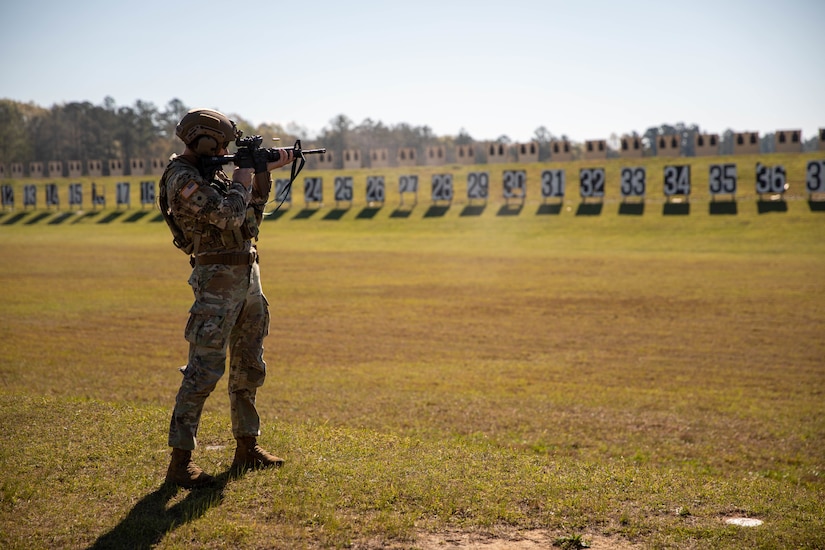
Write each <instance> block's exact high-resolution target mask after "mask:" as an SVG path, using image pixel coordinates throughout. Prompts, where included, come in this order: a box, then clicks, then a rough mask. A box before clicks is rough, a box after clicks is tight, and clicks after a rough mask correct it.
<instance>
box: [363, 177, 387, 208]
mask: <svg viewBox="0 0 825 550" xmlns="http://www.w3.org/2000/svg"><path fill="white" fill-rule="evenodd" d="M386 195H387V193H386V188H385V186H384V176H367V203H368V204H375V203H381V204H384V199H385V197H386Z"/></svg>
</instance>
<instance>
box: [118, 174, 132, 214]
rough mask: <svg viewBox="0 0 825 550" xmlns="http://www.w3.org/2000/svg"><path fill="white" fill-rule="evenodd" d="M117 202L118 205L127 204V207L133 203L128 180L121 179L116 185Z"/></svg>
mask: <svg viewBox="0 0 825 550" xmlns="http://www.w3.org/2000/svg"><path fill="white" fill-rule="evenodd" d="M115 203H116V204H117V206H118V207H120V206H126V208H128V207H129V206H130V205H131V204H132V193H131V190H130V188H129V182H128V181H119V182H118V183H117V184H116V185H115Z"/></svg>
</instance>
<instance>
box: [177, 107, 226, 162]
mask: <svg viewBox="0 0 825 550" xmlns="http://www.w3.org/2000/svg"><path fill="white" fill-rule="evenodd" d="M175 135H176V136H178V137H179V138H180V139H181V141H183V142H184V143H185V144H186V145H187V147H189V148H190V149H192V150H193V151H194V152H195V153H197V154H199V155H217V154H218V150H219V149H221V148H226V147H228V146H229V143H230V142H232V141H235V139H236V138H237V137H239V136H240V135H241V133H240V131H239V130H238V127H237V126H235V123H234V122H233V121H231V120H229V118H228V117H227V116H226V115H224V114H223V113H219V112H218V111H214V110H212V109H192V110H191V111H189V112H188V113H186V114H185V115H184V116H183V118H182V119H180V122H178V125H177V127H176V128H175Z"/></svg>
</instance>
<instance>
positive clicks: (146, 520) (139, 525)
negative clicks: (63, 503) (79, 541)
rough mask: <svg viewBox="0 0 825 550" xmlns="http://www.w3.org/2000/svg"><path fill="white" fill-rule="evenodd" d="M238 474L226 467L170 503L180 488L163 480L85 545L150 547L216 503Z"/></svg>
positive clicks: (104, 547) (98, 548)
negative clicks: (201, 485) (118, 520)
mask: <svg viewBox="0 0 825 550" xmlns="http://www.w3.org/2000/svg"><path fill="white" fill-rule="evenodd" d="M238 475H239V474H236V473H233V472H231V471H230V470H227V471H226V472H224V473H222V474H220V475H218V476H217V477H215V482H214V484H212V485H210V486H208V487H202V488H199V489H192V490H190V491H189V494H188V495H186V497H185V498H184V499H183V500H181V501H180V502H178V503H176V504H173V505H172V506H169V502H170V501H171V500H172V499H173V498H174V497H175V496H177V495H178V493H179V492H180V491H181V489H179V488H178V487H175V486H173V485H168V484H166V483H164V484H162V485H161V486H160V487H158V488H157V489H156V490H154V491H152V492H151V493H149V494H148V495H146V496H145V497H143V498H142V499H140V501H138V503H137V504H135V506H134V507H133V508H132V509H131V510H130V511H129V514H128V515H127V516H126V517H125V518H123V520H122V521H121V522H120V523H119V524H117V525H116V526H115V527H114V528H113V529H112V530H111V531H109V532H108V533H105V534H103V535H101V536H100V537H99V538H98V539H97V540H96V541H95V543H94V544H93V545H92V546H90V547H89V548H90V550H92V549H94V550H103V549H108V548H112V549H114V548H134V549H147V550H148V549H149V548H154V547H155V546H157V544H158V543H160V542H161V540H162V539H163V537H164V536H165V535H166V534H167V533H170V532H171V531H174V530H175V529H177V528H178V527H180V526H182V525H186V524H187V523H189V522H190V521H194V520H196V519H198V518H200V517H201V516H203V515H204V514H205V513H206V512H207V511H208V510H209V509H210V508H214V507H215V506H220V504H221V503H222V502H223V497H224V489H225V487H226V484H227V483H228V482H229V481H230V480H232V479H235V478H236V477H237V476H238Z"/></svg>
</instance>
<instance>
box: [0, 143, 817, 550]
mask: <svg viewBox="0 0 825 550" xmlns="http://www.w3.org/2000/svg"><path fill="white" fill-rule="evenodd" d="M776 158H778V159H784V160H783V162H786V163H787V165H788V172H789V181H790V183H791V190H790V191H789V195H788V200H787V202H786V203H784V208H783V210H782V211H771V212H765V210H764V209H760V208H759V207H758V205H757V203H756V197H755V196H754V195H753V193H752V192H751V193H747V192H746V191H743V192H742V193H740V195H739V197H738V199H739V200H738V201H737V202H736V203H735V204H736V206H735V213H732V212H734V210H732V209H731V208H726V209H724V210H723V211H724V212H725V213H724V214H714V213H712V212H714V207H713V206H712V204H711V202H710V201H709V198H708V196H707V194H706V193H705V194H703V193H702V192H701V189H702V188H706V183H707V182H706V180H705V182H704V183H701V182H695V183H694V186H695V188H697V189H698V191H697V192H696V193H695V194H694V195H693V197H692V202H691V204H690V212H689V214H688V215H666V214H665V213H664V205H663V204H662V203H663V201H661V200H659V199H658V197H659V196H660V195H661V181H658V182H657V181H656V179H655V177H651V178H650V188H649V196H650V199H649V200H648V202H647V203H646V204H645V208H644V212H643V213H642V214H641V215H638V214H639V213H638V212H637V213H636V215H621V214H619V210H620V205H619V202H618V201H617V200H616V199H615V197H614V196H612V195H608V197H606V200H605V203H604V205H603V206H602V208H601V210H600V211H597V212H594V211H592V210H590V211H588V212H587V213H588V214H590V215H576V214H577V213H580V214H581V211H580V209H579V201H578V199H577V197H576V189H575V186H574V185H573V184H572V182H571V180H572V179H573V178H572V176H571V175H568V194H567V198H566V200H565V203H564V205H563V206H562V207H561V208H559V209H558V210H557V211H555V212H553V213H550V214H547V213H546V211H545V210H543V209H542V207H541V205H540V201H539V200H538V198H537V197H536V195H535V193H534V194H528V200H527V202H526V204H525V205H524V207H523V208H521V209H520V210H512V209H506V210H502V209H501V208H500V207H501V202H500V201H498V200H491V201H490V203H489V204H487V205H486V207H481V208H475V209H472V210H470V211H468V209H467V208H466V206H467V205H466V204H463V203H462V202H461V201H460V200H459V201H456V203H455V204H453V205H452V206H451V207H450V208H449V209H446V210H445V211H438V212H437V213H436V214H435V215H429V214H428V213H432V210H431V209H430V205H429V202H428V201H427V200H423V197H422V196H420V197H419V201H420V202H419V204H418V205H417V206H416V207H415V209H413V210H412V211H411V212H409V213H405V214H404V216H405V217H400V216H398V215H395V214H396V213H397V211H396V208H395V207H396V203H395V202H388V203H387V204H386V205H385V206H384V207H383V208H365V205H364V204H363V202H359V200H360V199H359V198H358V197H356V200H355V204H354V206H353V207H352V208H350V209H348V210H343V209H342V210H341V211H336V210H335V209H333V208H332V207H331V206H332V205H330V204H327V205H326V206H325V207H323V208H321V209H320V210H318V211H315V212H310V211H305V210H302V209H301V208H300V206H301V205H300V204H296V206H295V207H294V208H293V209H291V210H288V211H287V212H286V213H284V214H283V215H281V216H280V217H278V218H277V219H274V220H270V221H267V222H265V223H264V225H263V228H262V238H261V241H260V242H259V248H260V251H261V267H262V274H263V282H264V290H265V292H266V294H267V297H268V299H269V301H270V303H271V308H272V314H273V323H272V328H271V332H270V336H269V337H268V339H267V341H266V358H267V362H268V369H269V375H268V378H267V382H266V385H265V386H264V387H263V388H262V390H261V391H260V392H259V398H258V404H259V408H260V411H261V414H262V417H263V421H264V426H263V430H264V431H263V434H262V437H261V442H262V443H263V444H264V446H265V447H267V448H269V449H270V450H272V451H273V452H276V453H277V454H279V455H281V456H283V457H284V458H286V460H287V462H286V465H285V466H284V468H282V469H281V470H279V471H263V472H252V473H249V474H247V475H245V476H243V477H240V478H232V477H230V476H229V475H228V474H227V472H226V470H227V467H228V465H229V463H230V462H231V459H232V451H233V443H234V442H233V441H232V438H231V432H230V426H229V415H228V397H227V395H226V381H225V380H224V381H222V383H221V385H219V387H218V390H216V392H215V393H214V394H213V395H212V397H211V398H210V400H209V401H208V402H207V407H206V412H205V415H204V422H203V424H202V426H201V432H200V437H199V443H200V447H199V449H198V450H197V451H196V459H197V461H198V463H199V464H200V465H201V466H203V467H204V468H205V469H206V470H207V471H209V472H210V473H213V474H215V475H218V476H219V480H220V482H221V483H220V484H219V486H218V487H217V488H215V489H209V490H200V491H191V492H190V491H184V490H175V489H169V488H166V487H164V486H163V484H162V481H163V476H164V473H165V468H166V465H167V463H168V449H167V448H166V431H167V428H168V422H169V413H170V412H171V407H172V404H173V401H174V395H175V393H176V391H177V387H178V384H179V381H180V374H179V373H178V372H177V367H178V366H180V365H182V364H183V363H184V362H185V360H186V350H187V348H186V342H185V341H184V340H183V327H184V324H185V322H186V318H187V311H188V308H189V306H190V305H191V292H190V290H189V288H188V287H187V285H186V279H187V278H188V275H189V271H190V269H189V265H188V262H187V259H186V257H185V256H184V255H183V254H181V253H180V252H179V251H177V250H175V249H174V247H173V246H172V245H171V244H170V236H169V234H168V231H167V229H166V227H165V225H164V224H163V223H157V222H154V221H152V219H153V218H154V213H152V214H150V215H146V216H140V215H136V212H137V210H132V211H130V212H126V213H117V212H115V211H113V210H109V211H103V212H97V213H86V214H79V213H71V214H69V215H61V214H60V213H55V212H50V213H48V214H47V215H45V216H41V215H40V214H38V213H36V212H28V213H24V214H21V213H20V212H19V211H18V212H15V213H12V212H6V213H2V215H0V258H2V260H0V285H2V289H3V300H2V301H0V319H2V321H0V383H2V386H0V441H2V448H0V473H2V476H0V547H2V548H89V547H94V548H150V547H159V548H192V547H199V548H226V547H232V548H302V547H306V548H313V547H337V548H344V547H354V548H378V547H395V548H451V547H455V546H456V545H457V544H458V543H457V542H456V541H466V540H468V538H467V537H470V538H471V539H472V540H474V541H475V542H476V544H477V547H479V548H485V547H489V548H493V547H494V546H493V545H494V544H498V545H499V546H496V548H501V547H507V545H506V544H505V542H508V541H509V543H510V544H511V545H512V546H513V547H515V545H516V544H518V541H519V539H523V540H522V541H521V542H522V543H526V542H527V538H528V534H529V537H533V538H535V537H539V538H541V537H543V538H542V539H541V540H543V541H545V542H546V545H551V544H553V543H554V542H555V543H556V544H557V545H563V544H567V545H568V546H569V547H578V546H581V545H582V543H583V542H586V541H590V542H592V544H593V546H594V547H609V546H610V545H613V546H615V547H621V548H629V547H639V548H646V547H651V548H685V549H687V548H811V549H813V548H823V547H825V519H823V517H824V516H825V359H823V358H825V338H823V334H825V286H823V276H822V274H823V273H825V212H822V211H820V210H819V209H818V208H817V207H816V205H811V204H809V202H808V201H807V200H806V199H805V197H804V196H803V195H801V194H800V193H798V189H799V181H800V180H801V181H804V175H801V174H802V172H801V170H802V168H801V167H804V161H805V160H806V159H808V158H814V157H811V156H805V155H798V156H793V155H792V156H788V155H784V156H781V155H779V156H776ZM760 159H763V157H760ZM771 160H772V159H771V158H768V159H766V160H764V159H763V160H762V161H763V162H765V163H770V162H771ZM773 160H775V159H773ZM663 162H665V161H662V160H655V159H654V160H645V161H639V163H648V164H647V165H648V166H649V173H650V174H657V173H661V164H662V163H663ZM693 162H695V163H697V165H696V167H695V168H694V173H695V174H697V178H699V177H701V176H700V175H701V174H703V173H706V171H707V164H706V163H707V162H708V161H705V160H695V161H693ZM737 162H740V160H737ZM741 162H742V163H741V164H740V166H741V167H740V171H739V176H740V181H747V182H750V181H752V166H753V165H754V164H755V158H745V159H744V160H742V161H741ZM701 163H705V164H704V165H702V164H701ZM603 164H606V165H607V170H608V180H609V182H614V181H615V178H616V177H617V176H616V174H617V173H618V167H619V164H618V162H617V161H609V162H607V163H603ZM624 164H627V162H625V163H624ZM590 165H594V163H592V162H591V163H590ZM570 166H571V167H572V168H573V169H574V170H575V169H576V168H577V166H578V164H575V163H574V164H571V165H570ZM744 166H751V173H750V174H748V173H747V172H746V170H747V169H746V168H744ZM461 170H465V171H466V170H467V169H466V168H461V169H459V168H457V167H456V172H457V173H459V172H460V171H461ZM539 170H540V167H538V166H532V167H530V168H529V169H528V177H529V178H531V179H530V181H536V179H535V178H536V177H537V174H538V172H539ZM432 171H435V169H421V174H422V175H423V176H424V179H423V180H422V181H425V182H426V181H427V179H426V174H429V173H431V172H432ZM385 172H386V173H387V174H389V180H390V181H392V173H391V172H390V171H385ZM491 172H494V170H491ZM743 172H744V173H743ZM367 173H369V172H368V171H363V172H358V173H356V174H355V182H356V185H355V188H356V189H362V188H363V183H362V181H363V178H365V174H367ZM570 173H571V174H572V173H573V172H570ZM328 179H329V176H328V175H325V185H326V184H327V180H328ZM457 181H459V182H460V181H461V178H460V177H458V178H457ZM740 185H742V186H743V187H746V188H747V189H751V188H752V186H751V184H750V183H747V184H741V183H740ZM657 186H658V187H657ZM424 187H425V188H428V187H427V186H426V185H425V186H424ZM615 187H616V186H615V185H614V186H613V191H615ZM795 191H796V192H795ZM328 192H331V189H325V193H328ZM462 192H463V190H462V189H460V188H459V189H457V195H458V196H461V193H462ZM423 195H426V193H423ZM392 200H393V201H394V200H395V199H392ZM772 210H774V209H772ZM760 212H762V213H760ZM594 214H597V215H594ZM731 517H750V518H758V519H760V520H762V521H763V524H762V525H761V526H759V527H738V526H733V525H728V524H727V523H726V522H725V520H726V519H728V518H731ZM531 540H532V539H531ZM522 547H526V546H522ZM530 547H531V548H532V547H533V546H530ZM535 547H539V546H538V543H537V544H536V546H535Z"/></svg>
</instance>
